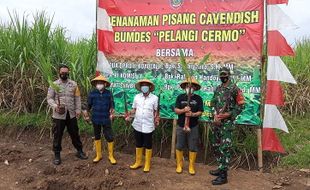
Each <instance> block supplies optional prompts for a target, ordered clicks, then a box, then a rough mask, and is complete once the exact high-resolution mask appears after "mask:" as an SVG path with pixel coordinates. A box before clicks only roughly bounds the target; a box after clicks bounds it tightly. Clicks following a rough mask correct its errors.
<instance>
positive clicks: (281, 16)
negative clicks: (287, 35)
mask: <svg viewBox="0 0 310 190" xmlns="http://www.w3.org/2000/svg"><path fill="white" fill-rule="evenodd" d="M267 15H268V16H267V18H268V20H267V27H268V31H272V30H283V29H286V30H287V29H297V28H298V26H297V25H296V24H295V23H294V22H293V21H292V20H291V18H290V17H289V16H287V15H286V14H285V13H284V12H283V11H282V9H281V8H280V7H279V6H278V5H268V6H267Z"/></svg>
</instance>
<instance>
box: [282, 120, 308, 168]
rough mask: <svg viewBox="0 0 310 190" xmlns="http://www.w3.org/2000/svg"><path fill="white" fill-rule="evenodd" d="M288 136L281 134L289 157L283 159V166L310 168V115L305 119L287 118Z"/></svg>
mask: <svg viewBox="0 0 310 190" xmlns="http://www.w3.org/2000/svg"><path fill="white" fill-rule="evenodd" d="M285 121H286V123H287V125H288V128H289V132H290V133H288V134H285V133H282V132H281V134H279V137H280V139H281V142H282V145H283V146H284V149H285V150H286V151H287V153H288V155H287V156H285V157H283V158H282V161H281V165H282V166H295V167H298V168H310V130H309V123H310V115H309V114H307V115H306V116H304V117H293V116H286V117H285Z"/></svg>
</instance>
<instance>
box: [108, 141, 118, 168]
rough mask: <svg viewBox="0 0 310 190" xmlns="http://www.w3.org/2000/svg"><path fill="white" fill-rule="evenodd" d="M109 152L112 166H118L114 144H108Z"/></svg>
mask: <svg viewBox="0 0 310 190" xmlns="http://www.w3.org/2000/svg"><path fill="white" fill-rule="evenodd" d="M108 151H109V161H110V163H111V164H113V165H114V164H116V160H115V158H114V142H109V143H108Z"/></svg>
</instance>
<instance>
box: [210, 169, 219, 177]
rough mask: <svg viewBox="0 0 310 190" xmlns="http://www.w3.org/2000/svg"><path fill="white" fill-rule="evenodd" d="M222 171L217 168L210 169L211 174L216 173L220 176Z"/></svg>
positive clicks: (215, 174)
mask: <svg viewBox="0 0 310 190" xmlns="http://www.w3.org/2000/svg"><path fill="white" fill-rule="evenodd" d="M220 172H221V170H219V169H216V170H211V171H209V174H211V175H214V176H219V175H220Z"/></svg>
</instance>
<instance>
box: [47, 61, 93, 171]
mask: <svg viewBox="0 0 310 190" xmlns="http://www.w3.org/2000/svg"><path fill="white" fill-rule="evenodd" d="M68 77H69V68H68V67H67V66H66V65H61V66H60V67H59V79H58V80H56V81H54V85H53V87H52V86H51V87H49V89H48V93H47V102H48V104H49V106H51V107H52V109H53V116H52V118H53V122H54V126H53V137H54V138H53V151H54V153H55V159H54V161H53V163H54V164H55V165H59V164H60V163H61V159H60V151H61V150H62V147H61V141H62V136H63V132H64V129H65V127H66V126H67V131H68V133H69V135H70V137H71V140H72V144H73V146H74V147H75V148H76V150H77V153H76V156H77V157H78V158H80V159H87V156H86V155H85V153H84V152H83V146H82V142H81V140H80V135H79V129H78V124H77V118H79V117H80V115H81V96H80V90H79V88H78V86H77V84H76V82H74V81H73V80H70V79H68ZM54 86H58V88H57V89H59V90H56V89H55V87H54Z"/></svg>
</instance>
